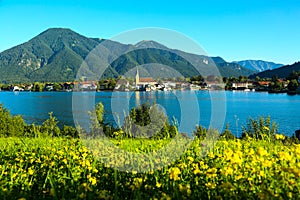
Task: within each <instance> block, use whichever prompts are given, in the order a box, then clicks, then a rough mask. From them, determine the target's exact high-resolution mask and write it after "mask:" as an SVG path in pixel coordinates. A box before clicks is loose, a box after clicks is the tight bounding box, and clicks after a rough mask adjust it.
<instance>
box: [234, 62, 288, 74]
mask: <svg viewBox="0 0 300 200" xmlns="http://www.w3.org/2000/svg"><path fill="white" fill-rule="evenodd" d="M233 63H237V64H239V65H241V66H243V67H245V68H247V69H250V70H253V71H255V72H262V71H266V70H272V69H276V68H279V67H282V66H283V64H277V63H274V62H267V61H263V60H242V61H234V62H233Z"/></svg>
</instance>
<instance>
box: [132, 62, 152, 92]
mask: <svg viewBox="0 0 300 200" xmlns="http://www.w3.org/2000/svg"><path fill="white" fill-rule="evenodd" d="M156 84H157V81H156V80H154V79H153V78H152V77H140V75H139V69H138V67H137V68H136V75H135V87H136V89H137V90H149V89H150V90H151V88H153V87H154V88H155V85H156Z"/></svg>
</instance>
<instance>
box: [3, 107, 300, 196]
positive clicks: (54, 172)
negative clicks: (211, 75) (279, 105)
mask: <svg viewBox="0 0 300 200" xmlns="http://www.w3.org/2000/svg"><path fill="white" fill-rule="evenodd" d="M149 109H150V107H147V106H145V105H144V106H142V107H140V108H134V109H132V110H131V113H130V116H128V117H127V118H126V119H125V125H124V126H123V127H122V128H114V127H111V126H109V125H107V124H105V123H104V120H103V112H104V108H103V105H102V104H98V105H97V106H96V108H95V112H94V113H91V131H90V132H86V131H84V130H82V129H81V128H80V127H77V129H75V128H74V127H68V126H62V127H59V126H58V121H57V119H56V118H55V117H54V116H53V115H52V114H51V113H50V117H49V119H48V120H46V121H45V122H44V123H43V124H42V125H34V124H32V125H27V124H25V122H24V121H23V119H22V117H20V116H12V115H11V114H10V113H9V111H8V110H6V109H5V108H3V107H1V105H0V124H1V125H0V198H1V199H19V200H25V199H300V191H299V190H300V180H299V178H300V144H299V140H298V139H297V138H296V137H294V136H293V137H288V136H285V135H283V134H279V133H278V131H277V125H276V123H275V122H272V123H271V119H270V117H268V118H267V119H264V118H259V119H257V120H256V119H249V121H248V123H247V126H245V127H244V130H243V134H242V137H241V138H236V137H235V136H234V135H233V134H232V133H231V132H230V131H229V129H228V126H227V128H226V129H225V131H224V132H223V133H221V134H220V133H219V132H218V131H217V130H214V129H208V130H207V129H206V128H204V127H202V126H197V127H196V130H195V131H194V135H193V136H192V137H188V136H186V135H183V134H180V133H178V131H177V128H176V123H173V124H169V122H168V120H167V118H166V117H165V116H163V115H162V113H160V112H159V111H158V110H152V111H151V110H149ZM149 112H152V115H153V116H156V117H155V118H154V119H157V122H161V121H162V122H163V124H161V123H151V124H150V125H149V127H150V129H145V128H144V127H147V126H148V125H147V123H148V122H149V120H150V118H149V115H148V114H147V113H149ZM151 120H152V121H151V122H153V119H151ZM137 125H139V126H137ZM145 125H146V126H145ZM159 127H160V128H159ZM161 127H162V128H161ZM149 130H150V131H149ZM153 130H156V131H155V132H154V135H152V134H153ZM149 133H150V135H151V137H149V138H145V136H147V134H149Z"/></svg>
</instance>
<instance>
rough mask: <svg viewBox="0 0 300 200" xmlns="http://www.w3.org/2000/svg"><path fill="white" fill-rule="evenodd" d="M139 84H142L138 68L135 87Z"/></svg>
mask: <svg viewBox="0 0 300 200" xmlns="http://www.w3.org/2000/svg"><path fill="white" fill-rule="evenodd" d="M139 83H140V76H139V69H138V67H136V75H135V87H138V84H139Z"/></svg>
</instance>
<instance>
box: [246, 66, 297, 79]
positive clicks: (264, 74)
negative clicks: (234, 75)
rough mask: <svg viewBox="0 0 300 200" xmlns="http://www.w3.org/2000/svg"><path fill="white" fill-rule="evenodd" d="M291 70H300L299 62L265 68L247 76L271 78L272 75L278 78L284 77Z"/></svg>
mask: <svg viewBox="0 0 300 200" xmlns="http://www.w3.org/2000/svg"><path fill="white" fill-rule="evenodd" d="M292 71H296V72H298V71H300V62H296V63H294V64H292V65H286V66H283V67H280V68H277V69H273V70H266V71H263V72H260V73H257V74H253V75H251V76H250V77H249V78H255V77H256V76H259V77H260V78H272V77H273V76H278V77H279V78H286V77H287V76H288V75H289V74H290V73H291V72H292Z"/></svg>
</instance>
